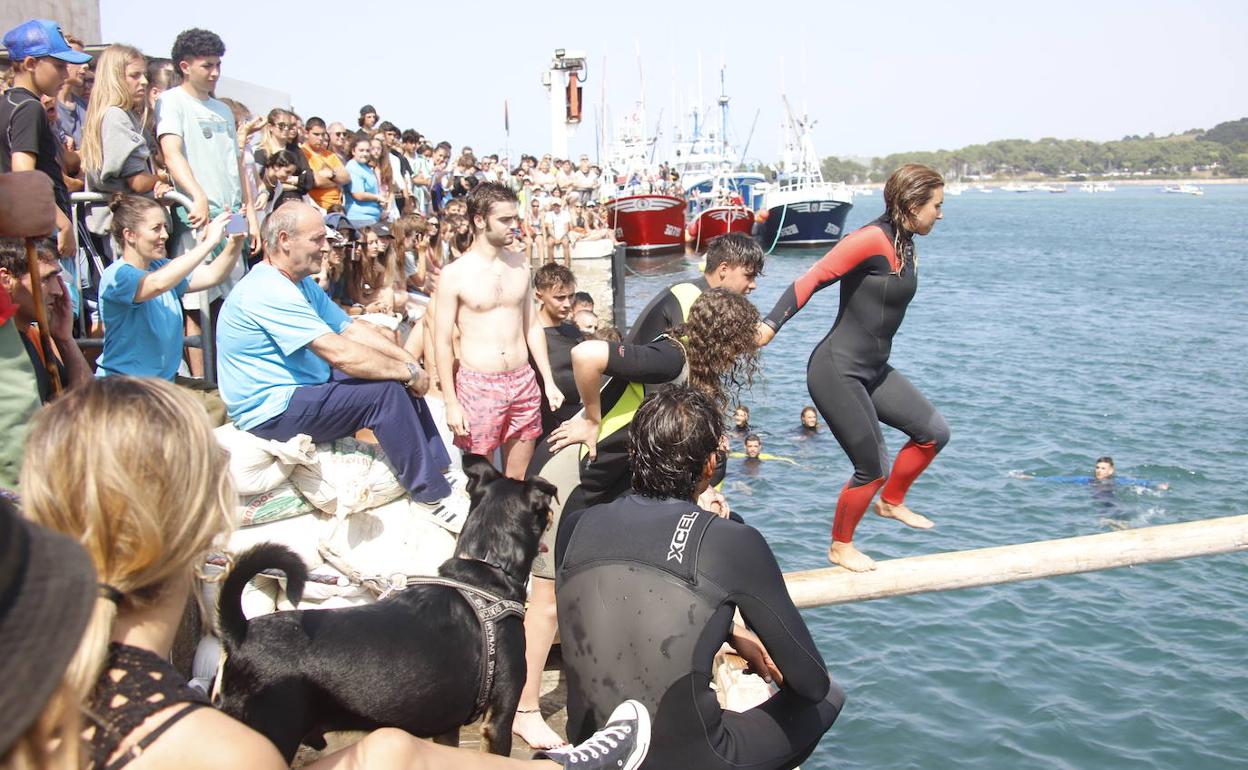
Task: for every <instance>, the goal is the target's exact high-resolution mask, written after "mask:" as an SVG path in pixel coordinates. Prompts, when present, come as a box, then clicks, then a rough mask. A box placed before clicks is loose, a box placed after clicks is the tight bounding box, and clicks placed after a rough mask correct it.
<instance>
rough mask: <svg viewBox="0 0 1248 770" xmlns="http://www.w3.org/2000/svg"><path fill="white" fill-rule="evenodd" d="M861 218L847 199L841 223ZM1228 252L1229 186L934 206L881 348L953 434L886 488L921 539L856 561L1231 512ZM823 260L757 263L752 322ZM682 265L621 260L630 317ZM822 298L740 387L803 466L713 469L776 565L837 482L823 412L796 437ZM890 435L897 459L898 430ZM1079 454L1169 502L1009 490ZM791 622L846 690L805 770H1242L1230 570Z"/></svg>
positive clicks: (1246, 192)
mask: <svg viewBox="0 0 1248 770" xmlns="http://www.w3.org/2000/svg"><path fill="white" fill-rule="evenodd" d="M882 207H883V203H882V201H881V199H880V197H879V196H878V195H876V196H873V197H861V198H859V199H858V200H857V202H856V203H855V207H854V210H853V211H852V212H851V214H850V218H849V223H848V224H849V226H850V227H857V226H859V225H861V224H863V223H865V222H867V221H870V220H871V219H873V218H875V217H876V216H878V215H879V213H880V211H881V210H882ZM1246 244H1248V188H1246V187H1242V186H1225V187H1214V186H1210V187H1208V188H1207V189H1206V194H1205V195H1204V196H1203V197H1200V198H1196V197H1189V196H1182V195H1165V194H1162V193H1161V192H1160V191H1158V190H1157V189H1155V188H1122V189H1119V190H1118V191H1117V192H1113V193H1104V194H1095V195H1089V194H1086V193H1082V192H1074V191H1072V192H1069V193H1067V194H1065V195H1056V194H1051V193H1030V194H1015V193H1002V192H995V193H993V194H990V195H986V194H983V193H977V192H967V193H965V194H964V195H962V196H959V197H952V196H951V197H948V198H946V199H945V219H944V220H943V221H941V222H938V223H937V225H936V228H935V230H934V231H933V232H932V234H931V235H929V236H927V237H925V238H921V239H919V241H918V253H919V260H920V261H919V288H918V293H917V294H916V296H915V298H914V301H913V302H912V303H911V305H910V308H909V310H908V312H907V314H906V318H905V322H904V323H903V324H902V327H901V329H900V331H899V332H898V334H897V337H896V339H895V341H894V345H893V353H892V359H891V363H892V365H893V366H894V367H896V368H897V369H898V370H900V371H901V372H903V373H904V374H905V375H906V376H907V377H909V378H910V380H911V381H912V382H913V383H914V384H915V385H916V386H917V387H918V388H919V389H920V390H922V391H923V393H924V394H925V395H926V396H927V397H928V399H929V400H930V401H931V402H932V403H933V404H934V405H935V406H936V407H937V408H938V409H939V410H940V411H941V412H942V413H943V414H944V416H945V418H946V419H947V421H948V422H949V424H950V426H951V428H952V431H953V438H952V440H951V441H950V443H949V445H948V447H947V448H946V449H945V450H944V451H943V452H942V453H941V454H940V456H938V457H937V458H936V460H935V462H934V463H933V464H932V466H931V467H930V468H929V470H928V471H927V472H926V473H925V474H924V475H923V476H922V477H921V478H920V479H919V481H918V482H917V483H916V484H915V485H914V487H913V489H912V490H911V492H910V494H909V496H908V497H907V503H908V504H910V505H911V506H912V507H913V508H914V509H915V510H917V511H919V512H921V513H924V514H926V515H928V516H930V517H931V518H932V519H933V520H934V521H935V522H936V527H935V529H932V530H927V531H920V530H913V529H908V528H906V527H903V526H901V525H900V524H898V523H897V522H893V521H886V520H884V519H881V518H879V517H876V516H873V515H870V514H869V515H868V516H867V517H866V518H865V519H864V520H863V522H862V524H861V525H860V526H859V528H858V532H857V535H856V536H855V544H856V545H857V546H859V547H860V548H861V549H862V550H863V551H865V552H866V553H868V554H869V555H871V556H873V557H875V558H877V559H892V558H899V557H905V556H916V555H920V554H926V553H934V552H940V551H955V550H964V549H970V548H979V547H983V546H993V545H1004V544H1011V543H1026V542H1030V541H1037V540H1047V539H1051V538H1061V537H1071V536H1076V535H1086V534H1094V533H1098V532H1104V531H1110V530H1111V529H1113V528H1121V527H1144V526H1151V525H1158V524H1168V523H1173V522H1181V521H1192V520H1198V519H1206V518H1213V517H1217V516H1230V515H1238V514H1244V513H1248V504H1246V503H1245V501H1246V500H1248V478H1246V474H1248V389H1246V388H1245V380H1246V379H1248V272H1246V270H1248V245H1246ZM821 254H822V250H809V249H806V250H781V251H779V252H777V253H776V254H774V255H772V256H771V257H769V258H768V260H767V266H766V273H765V275H764V276H763V277H762V278H761V279H760V280H759V282H758V289H757V291H755V292H754V294H753V295H752V299H753V300H754V301H755V302H756V304H757V305H758V306H759V308H760V309H761V310H762V312H763V313H766V312H767V311H768V310H770V308H771V306H772V304H773V303H774V302H775V301H776V299H777V297H778V296H779V295H780V293H781V292H782V291H783V290H784V288H785V287H787V286H788V285H789V284H790V283H791V282H792V281H793V279H794V278H796V277H797V276H799V275H801V274H802V272H803V271H805V270H806V269H807V268H808V267H809V266H810V265H811V264H812V263H813V262H814V261H815V260H816V259H817V258H818V257H819V256H820V255H821ZM695 263H696V258H688V257H684V256H676V257H665V258H664V257H659V258H651V259H645V260H630V265H629V267H630V270H629V276H628V279H627V294H628V316H629V319H630V320H631V319H632V318H634V317H635V316H636V314H637V312H638V311H639V310H640V309H641V308H642V307H643V306H644V304H645V302H646V301H648V300H649V298H650V297H652V296H653V295H654V293H655V292H657V291H658V290H659V289H661V288H662V287H663V286H666V285H668V284H669V283H671V282H673V281H675V280H678V279H680V278H682V277H686V276H688V277H692V276H694V275H695V274H696V273H695V270H696V268H695V266H694V265H695ZM838 301H839V287H838V286H832V287H829V288H828V289H826V290H824V291H822V292H820V293H818V294H816V295H815V296H814V297H813V298H812V299H811V301H810V302H809V303H808V304H807V305H806V307H805V308H803V309H802V311H801V312H800V313H799V314H798V315H797V316H796V317H795V318H794V319H793V320H791V321H790V322H789V323H788V324H787V325H786V326H785V327H784V329H783V330H782V331H781V332H780V334H779V335H778V336H777V338H776V339H775V341H774V342H773V343H772V344H771V345H769V346H768V347H767V348H766V349H765V352H764V353H763V358H762V360H763V365H762V368H763V376H762V377H761V379H760V380H759V381H757V382H756V383H755V384H754V386H753V388H752V389H751V390H749V391H748V392H746V393H744V394H743V395H742V401H743V402H744V403H746V404H748V405H749V407H750V409H751V418H750V423H751V426H752V427H753V429H754V430H755V431H757V432H758V433H760V434H761V435H762V436H763V439H764V444H763V449H764V451H765V452H767V453H770V454H774V455H780V456H784V457H790V458H792V459H793V460H795V461H796V462H797V463H798V465H797V466H790V465H789V464H787V463H783V462H765V463H763V464H762V467H761V468H760V469H759V472H758V474H757V475H756V476H754V477H751V476H749V475H747V474H746V473H745V472H744V469H743V468H742V467H741V465H740V461H730V463H729V468H728V481H727V483H726V485H725V488H726V492H727V494H728V497H729V500H730V503H731V505H732V506H733V508H734V509H735V510H737V511H739V512H740V513H741V514H743V515H744V516H745V517H746V519H747V520H748V521H749V522H750V523H751V524H752V525H754V526H756V527H758V528H759V529H760V530H761V531H762V532H763V534H764V535H765V536H766V537H767V539H768V541H769V542H770V543H771V547H772V549H773V550H774V551H775V553H776V556H777V558H778V559H779V561H780V565H781V568H782V569H783V570H785V571H794V570H801V569H810V568H815V567H822V566H826V560H825V559H826V557H825V553H826V549H827V546H828V540H829V526H830V523H831V520H832V512H833V507H834V505H835V499H836V494H837V492H838V490H839V489H840V487H841V485H842V484H843V483H844V482H845V481H846V479H848V478H849V476H850V475H851V473H852V468H851V466H850V464H849V462H848V460H847V459H846V458H845V455H844V453H843V452H842V451H841V449H840V447H839V446H838V445H837V444H836V442H835V440H834V439H833V438H832V436H831V435H830V434H829V433H828V432H827V428H826V426H823V425H822V421H821V432H820V433H819V434H818V435H817V436H816V437H815V438H814V439H813V440H807V441H803V440H800V439H799V438H798V437H797V435H796V434H797V426H798V417H799V411H800V409H801V407H802V406H803V405H805V404H808V403H811V401H810V397H809V395H808V393H807V390H806V360H807V358H808V356H809V355H810V352H811V350H812V349H813V348H814V346H815V345H816V343H817V342H818V341H819V340H820V339H821V338H822V337H823V335H824V334H826V333H827V331H828V329H829V328H830V326H831V323H832V321H833V319H834V318H835V317H836V310H837V305H838ZM884 432H885V437H886V439H887V441H888V445H889V450H890V452H891V453H895V452H896V451H897V449H899V448H900V447H901V445H902V444H903V443H904V441H905V438H904V437H903V436H902V435H901V434H899V433H897V432H895V431H892V430H890V429H889V428H887V427H886V428H884ZM737 443H738V445H737V446H736V447H735V448H736V449H740V446H739V442H737ZM1100 455H1112V456H1113V457H1114V459H1115V460H1116V461H1117V467H1118V473H1119V474H1121V475H1125V476H1130V477H1134V478H1141V479H1146V480H1149V481H1152V482H1166V483H1169V485H1170V488H1169V489H1168V490H1166V491H1160V492H1159V491H1157V490H1155V489H1150V488H1145V487H1139V486H1131V485H1119V487H1118V488H1117V489H1116V491H1115V492H1114V493H1113V494H1112V495H1111V496H1110V497H1109V499H1106V497H1105V496H1104V495H1098V494H1096V493H1095V491H1094V490H1093V489H1092V488H1091V487H1089V486H1086V485H1079V484H1061V483H1055V482H1049V481H1044V480H1042V479H1027V478H1023V477H1024V476H1027V475H1031V476H1045V475H1078V474H1090V473H1091V469H1092V465H1093V462H1094V461H1095V460H1096V458H1097V457H1098V456H1100ZM803 615H804V617H805V619H806V622H807V623H808V624H809V625H810V627H811V630H812V632H813V634H814V638H815V640H816V642H817V643H818V645H819V648H820V650H821V651H822V653H823V656H824V658H825V660H826V661H827V663H828V667H829V669H830V671H831V672H832V675H833V677H834V678H835V679H836V681H837V682H838V683H840V685H841V686H842V687H843V688H844V690H845V692H846V694H847V701H846V704H845V709H844V711H843V712H842V714H841V717H840V719H838V720H837V723H836V724H835V725H834V726H833V728H832V730H831V731H830V732H829V733H828V734H827V736H826V737H825V738H824V740H823V742H822V743H821V744H820V746H819V748H818V749H817V750H816V752H815V754H814V756H812V757H811V758H810V759H809V760H808V761H807V762H806V763H804V765H803V767H805V768H808V769H810V770H813V769H814V768H832V767H836V768H924V769H928V768H946V767H958V768H984V769H985V770H987V769H989V768H993V769H995V768H1098V769H1108V768H1124V769H1125V768H1165V769H1166V770H1196V769H1197V768H1236V767H1238V768H1244V767H1248V555H1245V554H1242V553H1241V554H1231V555H1222V556H1210V557H1203V558H1195V559H1189V560H1186V561H1180V562H1170V563H1165V564H1156V565H1146V566H1140V567H1134V568H1128V569H1118V570H1112V571H1106V572H1097V573H1090V574H1084V575H1074V576H1068V577H1061V578H1050V579H1043V580H1036V581H1031V582H1025V583H1015V584H1011V585H1002V586H994V587H986V588H977V589H969V590H963V591H956V592H947V593H935V594H928V595H923V596H915V597H905V598H896V599H884V600H878V601H873V602H864V603H857V604H850V605H840V606H835V607H824V608H818V609H812V610H807V611H804V613H803Z"/></svg>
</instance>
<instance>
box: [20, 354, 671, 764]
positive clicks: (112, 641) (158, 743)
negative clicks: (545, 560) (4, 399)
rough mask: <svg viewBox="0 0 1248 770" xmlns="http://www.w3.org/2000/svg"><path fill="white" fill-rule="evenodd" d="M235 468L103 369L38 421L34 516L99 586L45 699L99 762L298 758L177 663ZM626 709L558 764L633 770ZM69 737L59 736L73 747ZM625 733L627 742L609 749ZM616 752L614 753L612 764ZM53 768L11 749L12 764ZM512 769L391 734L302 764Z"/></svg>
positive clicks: (226, 517) (188, 407)
mask: <svg viewBox="0 0 1248 770" xmlns="http://www.w3.org/2000/svg"><path fill="white" fill-rule="evenodd" d="M227 463H228V459H227V455H226V453H225V451H224V450H223V449H222V448H221V447H220V445H219V444H218V443H217V442H216V439H215V438H214V436H213V434H212V430H211V429H210V428H209V426H208V420H207V416H206V414H205V413H204V410H203V409H202V407H200V406H199V405H198V404H197V403H196V402H195V400H194V398H193V397H192V396H191V395H189V394H187V393H185V392H184V391H182V390H180V389H178V388H177V387H175V386H173V385H171V384H169V383H167V382H163V381H160V380H154V379H133V378H129V377H116V378H109V379H104V380H96V381H94V382H92V383H89V384H88V385H85V386H83V387H81V388H78V389H75V390H73V391H71V392H70V393H68V394H66V396H65V397H63V398H62V399H60V400H58V401H57V402H56V403H55V404H54V405H52V406H51V407H49V408H48V409H45V410H44V411H42V412H40V413H39V415H38V416H37V417H36V418H35V420H34V424H33V425H32V427H31V432H30V436H29V438H28V440H27V444H26V463H25V464H24V467H23V473H22V494H23V497H24V500H25V504H26V512H27V515H28V516H29V518H31V519H33V520H34V521H36V522H38V523H40V524H42V525H44V526H46V527H48V528H50V529H52V530H56V531H59V532H62V533H64V534H66V535H69V536H70V537H72V538H74V539H76V540H78V542H79V543H81V544H82V546H83V547H85V548H86V550H87V553H88V554H89V555H90V557H91V561H92V562H93V563H94V566H95V571H96V573H97V576H98V578H97V579H98V581H99V586H100V587H99V595H98V598H97V599H95V601H94V609H93V614H92V616H91V620H90V622H89V624H88V625H87V629H86V631H85V633H84V634H83V639H82V642H81V644H80V646H79V648H78V651H77V653H76V655H75V657H74V658H73V660H72V661H71V662H70V664H69V666H68V670H67V672H66V674H65V680H64V681H65V685H64V686H65V690H64V693H65V696H64V698H62V699H61V701H60V702H59V703H56V702H54V703H50V704H49V706H48V707H47V708H60V709H62V710H63V709H65V708H67V706H68V704H69V703H73V702H75V701H76V702H78V703H81V704H82V705H83V709H82V712H83V715H84V720H85V721H86V723H87V728H86V730H85V731H84V732H83V735H84V739H85V741H86V744H87V745H86V746H85V747H84V751H85V753H86V754H87V755H88V756H89V757H90V764H91V767H93V768H99V769H101V770H103V769H104V768H108V770H115V769H116V768H120V767H122V766H128V767H130V768H132V769H133V770H144V768H162V767H177V768H181V769H183V770H196V768H205V770H216V769H217V768H222V767H246V768H259V769H262V770H263V769H267V768H284V767H286V765H285V763H284V762H283V761H282V758H281V756H280V755H279V754H278V752H277V749H276V748H275V747H274V746H273V744H272V743H270V742H269V741H268V739H267V738H265V737H264V736H262V735H261V734H260V733H257V732H255V731H253V730H251V729H250V728H248V727H247V726H246V725H244V724H242V723H240V722H237V721H235V720H234V719H232V718H230V717H228V716H226V715H225V714H223V713H221V712H219V711H217V710H215V709H213V708H212V707H211V706H210V705H209V704H208V702H207V699H206V698H205V697H204V696H203V695H202V694H200V693H199V692H198V691H196V690H193V689H191V688H190V686H189V685H188V684H187V682H186V679H185V678H184V677H183V676H182V675H181V674H180V673H179V672H178V671H177V670H175V669H174V668H173V666H171V665H170V664H169V663H168V659H169V654H170V650H171V649H172V646H173V640H174V636H175V634H176V633H177V630H178V625H179V620H180V618H181V617H182V612H183V609H184V608H185V606H186V603H187V600H188V597H189V595H190V592H191V589H192V586H193V584H194V580H195V572H196V570H197V569H198V568H199V567H200V566H201V565H202V564H203V563H204V557H205V556H206V555H207V553H208V551H209V550H210V549H211V547H212V546H213V543H214V542H217V541H218V538H220V537H221V536H223V535H225V534H226V533H228V532H229V530H230V528H231V526H232V523H231V522H232V516H231V511H232V510H233V506H234V505H235V503H236V497H235V495H234V492H233V489H232V487H231V484H230V480H229V474H228V470H227ZM87 585H89V584H87ZM65 601H66V602H67V603H71V602H73V601H76V598H75V597H66V598H65ZM0 652H5V653H7V652H10V650H0ZM7 689H8V688H7V687H6V690H7ZM8 698H9V696H8V695H6V696H5V699H6V700H7V699H8ZM624 706H628V709H626V711H625V713H624V714H623V715H622V716H626V717H628V718H630V719H635V720H636V721H635V722H633V723H631V724H625V723H617V724H615V725H608V728H607V729H604V731H602V733H600V734H599V735H596V736H595V737H594V738H591V739H590V741H587V742H586V743H585V744H582V745H581V746H580V747H577V748H575V749H570V750H566V751H559V752H552V753H551V754H550V755H549V757H548V758H549V759H550V760H553V761H551V762H549V763H548V764H547V765H546V767H549V768H555V767H558V766H560V765H567V764H571V763H573V762H575V763H576V766H577V767H587V768H593V767H600V766H601V767H606V766H608V765H605V764H604V765H599V764H595V763H594V762H583V761H580V760H581V759H582V758H584V759H590V758H591V750H592V754H593V756H595V757H596V756H599V755H601V754H603V752H604V750H606V751H614V752H621V751H622V750H623V749H624V748H625V747H626V748H627V749H628V751H626V752H624V753H629V752H632V755H630V756H629V757H626V758H624V759H626V760H628V761H624V762H621V764H620V766H622V767H635V766H636V763H638V762H640V758H637V757H635V756H633V755H635V754H638V753H639V754H640V755H641V756H644V753H645V746H644V745H642V744H643V743H644V742H643V741H641V740H640V738H641V737H642V734H645V735H646V736H648V729H647V728H648V717H647V716H646V715H645V712H644V709H642V708H640V706H639V704H633V703H632V702H629V703H626V704H624ZM624 706H621V709H624ZM45 711H46V710H45ZM638 712H640V713H638ZM643 723H644V724H643ZM626 726H627V727H628V728H629V730H628V735H625V732H626V731H625V729H624V728H625V727H626ZM69 734H70V733H62V734H61V737H62V741H61V745H62V747H65V736H67V735H69ZM629 736H631V739H630V737H629ZM617 739H618V741H619V742H620V743H621V746H620V747H617V748H615V749H611V747H610V746H609V745H608V744H609V743H611V742H612V741H613V740H617ZM70 749H71V750H72V747H70ZM604 758H605V757H604ZM620 758H621V757H620V756H618V755H617V756H612V757H611V762H610V765H609V766H610V767H616V766H617V765H616V764H615V760H616V759H620ZM595 761H596V760H595ZM47 766H48V765H47V764H40V765H33V766H32V765H30V764H26V765H22V764H9V763H8V762H7V760H6V765H5V770H9V768H18V767H22V768H25V767H47ZM60 766H61V767H66V768H68V767H72V766H74V765H72V764H71V763H70V762H68V761H67V762H64V763H63V764H61V765H60ZM79 766H81V765H79ZM513 766H516V761H515V760H511V759H509V758H506V757H496V756H487V755H478V754H475V753H472V752H467V751H460V750H458V749H452V748H448V747H445V746H436V745H434V744H430V743H427V742H425V741H421V740H418V739H416V738H413V737H412V736H410V735H408V734H407V733H405V732H402V731H400V730H395V729H382V730H377V731H375V732H373V733H370V734H369V735H368V736H367V737H365V738H364V739H363V740H362V741H360V742H359V743H357V744H355V745H354V746H352V747H350V748H348V749H344V750H343V751H341V752H338V753H336V754H333V755H330V756H328V757H324V758H322V759H320V760H318V761H316V762H313V763H311V764H309V765H305V767H310V768H316V769H317V770H321V769H325V770H328V769H329V768H365V767H367V768H385V769H387V770H388V769H389V768H435V767H466V768H472V767H477V768H487V769H488V768H507V767H513Z"/></svg>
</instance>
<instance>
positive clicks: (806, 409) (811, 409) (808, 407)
mask: <svg viewBox="0 0 1248 770" xmlns="http://www.w3.org/2000/svg"><path fill="white" fill-rule="evenodd" d="M747 411H748V410H747ZM807 412H814V413H815V414H816V415H818V414H819V410H817V409H815V408H814V407H813V406H810V405H807V406H804V407H802V412H801V415H802V416H803V417H805V416H806V413H807Z"/></svg>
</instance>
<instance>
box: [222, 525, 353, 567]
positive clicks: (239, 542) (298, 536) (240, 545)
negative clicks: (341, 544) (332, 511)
mask: <svg viewBox="0 0 1248 770" xmlns="http://www.w3.org/2000/svg"><path fill="white" fill-rule="evenodd" d="M330 524H332V522H329V521H327V520H326V519H325V517H324V516H321V515H320V514H317V513H305V514H304V515H302V516H295V517H294V518H290V519H282V520H281V521H274V522H270V523H268V524H257V525H255V526H252V527H243V528H241V529H237V530H234V532H233V533H232V534H231V535H230V539H229V541H228V542H227V543H226V550H227V551H229V552H230V553H231V554H233V555H235V556H237V555H238V554H241V553H242V552H243V551H246V550H247V549H248V548H251V547H252V546H254V545H259V544H260V543H281V544H282V545H284V546H286V547H287V548H289V549H290V550H292V551H294V552H295V553H296V554H298V555H299V558H301V559H303V563H304V564H306V565H307V566H308V569H315V568H316V567H319V566H321V565H322V564H324V563H325V560H324V559H322V558H321V554H320V551H319V550H318V547H317V546H318V545H319V543H320V541H321V538H322V537H324V536H325V533H326V532H327V525H330Z"/></svg>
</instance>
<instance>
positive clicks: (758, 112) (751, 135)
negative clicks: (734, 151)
mask: <svg viewBox="0 0 1248 770" xmlns="http://www.w3.org/2000/svg"><path fill="white" fill-rule="evenodd" d="M762 113H763V108H762V107H759V108H758V109H756V110H754V122H752V123H750V133H749V135H748V136H747V137H745V147H743V148H742V149H741V162H742V163H745V158H746V153H747V152H749V150H750V141H751V140H752V139H753V138H754V129H755V127H757V126H758V116H759V115H761V114H762Z"/></svg>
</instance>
